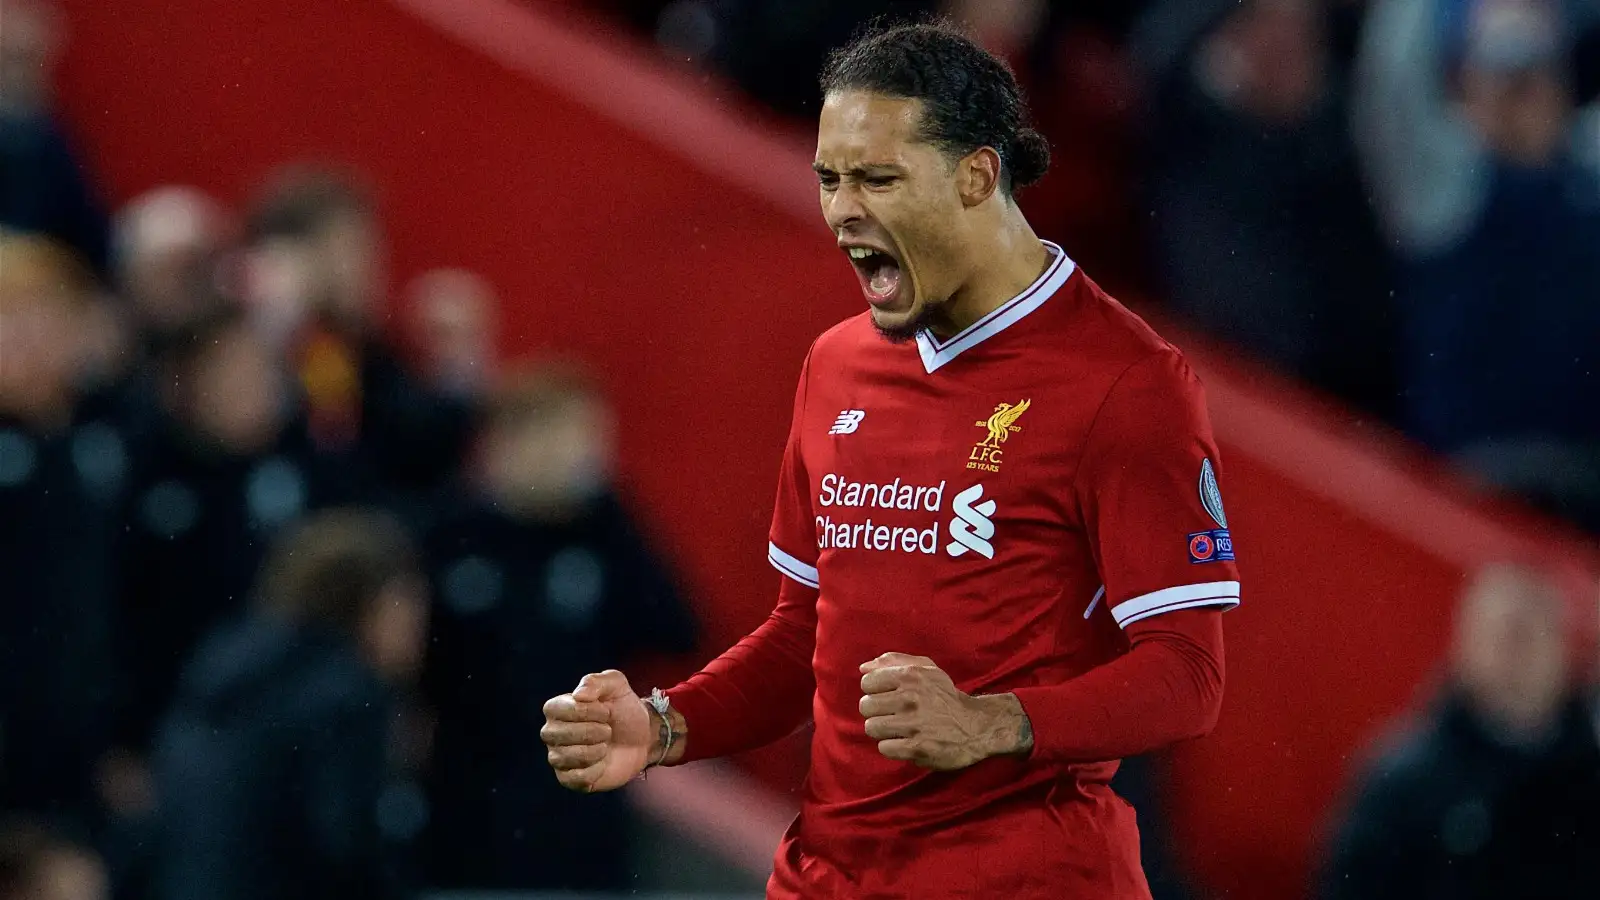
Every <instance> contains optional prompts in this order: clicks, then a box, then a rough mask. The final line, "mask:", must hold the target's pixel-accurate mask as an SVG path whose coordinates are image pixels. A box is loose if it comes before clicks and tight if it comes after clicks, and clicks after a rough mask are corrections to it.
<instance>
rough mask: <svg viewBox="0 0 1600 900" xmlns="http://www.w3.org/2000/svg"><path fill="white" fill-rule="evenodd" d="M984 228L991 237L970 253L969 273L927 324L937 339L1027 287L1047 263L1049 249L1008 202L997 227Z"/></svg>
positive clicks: (1041, 272)
mask: <svg viewBox="0 0 1600 900" xmlns="http://www.w3.org/2000/svg"><path fill="white" fill-rule="evenodd" d="M987 232H988V234H989V235H991V236H992V237H990V239H989V240H986V241H984V242H983V244H982V245H981V246H980V247H978V248H976V249H975V250H974V251H973V253H972V256H973V259H975V260H977V261H978V264H977V266H976V268H974V269H973V272H972V276H971V277H970V278H968V279H967V282H966V284H964V285H962V286H961V288H960V289H958V290H957V291H956V292H955V293H954V294H951V295H950V302H948V303H946V304H945V306H944V310H943V314H942V315H940V316H938V317H937V318H936V319H935V320H934V321H933V322H931V323H930V324H929V328H930V330H932V331H933V333H934V334H936V335H938V336H939V337H940V338H941V339H943V338H948V337H951V336H953V335H956V334H959V333H961V332H962V331H964V330H965V329H967V328H968V327H970V326H971V325H972V323H974V322H976V321H978V320H979V319H981V318H983V317H984V316H986V315H988V314H989V313H991V312H994V311H995V310H996V309H998V308H999V307H1000V306H1001V305H1002V304H1004V303H1005V302H1006V301H1007V300H1010V299H1011V298H1012V297H1015V296H1017V295H1018V294H1020V293H1022V292H1023V291H1024V290H1027V288H1028V285H1030V284H1033V283H1034V282H1035V281H1037V280H1038V279H1039V276H1040V275H1042V274H1043V273H1044V270H1045V269H1046V268H1048V267H1049V265H1050V251H1049V250H1047V249H1045V246H1044V244H1043V243H1042V242H1041V241H1040V240H1039V236H1038V235H1037V234H1034V232H1033V227H1032V226H1030V225H1029V224H1028V220H1027V219H1025V218H1023V216H1022V211H1021V210H1019V209H1017V208H1016V207H1015V206H1014V205H1013V206H1008V208H1007V210H1006V212H1005V220H1004V221H1003V222H1002V223H1001V225H1000V227H998V228H993V229H987Z"/></svg>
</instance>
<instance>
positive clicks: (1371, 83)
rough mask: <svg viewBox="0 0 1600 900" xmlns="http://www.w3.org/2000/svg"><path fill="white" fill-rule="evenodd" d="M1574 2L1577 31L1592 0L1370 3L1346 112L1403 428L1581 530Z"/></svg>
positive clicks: (1581, 150) (1582, 314)
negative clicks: (1387, 243)
mask: <svg viewBox="0 0 1600 900" xmlns="http://www.w3.org/2000/svg"><path fill="white" fill-rule="evenodd" d="M1564 9H1565V14H1563V10H1564ZM1585 14H1586V15H1587V16H1588V18H1587V22H1588V23H1589V24H1588V27H1589V28H1590V29H1591V33H1592V32H1593V29H1595V28H1596V27H1597V26H1600V3H1596V2H1594V0H1583V2H1576V0H1575V2H1573V3H1570V4H1568V5H1567V6H1566V7H1565V8H1563V7H1560V6H1557V5H1556V4H1554V3H1545V2H1539V0H1380V2H1378V3H1377V4H1376V5H1375V7H1374V9H1373V12H1372V17H1371V19H1370V21H1369V23H1368V28H1367V29H1366V33H1365V41H1364V46H1363V50H1362V56H1361V69H1360V75H1361V77H1360V80H1359V102H1358V104H1357V107H1356V110H1355V112H1356V117H1355V120H1354V121H1355V125H1356V134H1357V136H1358V138H1359V140H1360V143H1361V148H1362V151H1363V153H1364V156H1365V162H1366V166H1367V170H1368V175H1369V178H1370V181H1371V183H1372V184H1373V186H1374V188H1375V189H1376V191H1377V195H1378V199H1379V201H1380V205H1381V208H1382V211H1383V213H1384V221H1385V225H1386V227H1387V229H1388V232H1389V235H1390V237H1391V239H1392V241H1393V242H1394V244H1395V245H1396V246H1398V247H1399V248H1400V250H1401V252H1402V254H1403V260H1404V268H1403V270H1402V277H1401V281H1400V291H1399V296H1398V300H1399V308H1400V310H1401V311H1402V314H1403V317H1404V320H1405V370H1404V377H1405V382H1406V390H1407V409H1406V419H1407V423H1408V426H1409V428H1410V430H1411V431H1412V433H1413V434H1415V435H1416V436H1417V437H1418V438H1420V439H1422V440H1423V441H1426V442H1427V443H1428V444H1429V445H1431V446H1432V447H1433V448H1434V449H1436V450H1439V451H1442V452H1445V453H1451V454H1458V455H1459V456H1460V458H1461V459H1462V460H1463V461H1465V462H1467V463H1468V464H1469V465H1471V466H1473V467H1475V468H1476V470H1477V471H1478V472H1479V473H1480V474H1483V475H1486V476H1487V477H1489V478H1491V479H1493V480H1495V481H1497V482H1500V483H1502V484H1506V485H1508V486H1511V487H1513V488H1516V489H1520V490H1522V491H1524V492H1526V493H1530V494H1532V495H1534V496H1535V497H1541V496H1542V497H1545V498H1547V505H1549V506H1552V507H1554V508H1555V510H1556V511H1557V512H1564V513H1566V514H1568V515H1571V516H1572V517H1574V518H1578V519H1580V520H1585V521H1587V522H1588V523H1589V524H1590V525H1591V526H1592V527H1594V528H1596V529H1600V416H1597V415H1596V414H1595V410H1596V409H1600V303H1596V302H1595V297H1596V290H1597V289H1596V285H1600V110H1597V109H1596V108H1594V107H1593V106H1591V107H1589V108H1587V109H1580V108H1579V107H1578V106H1577V103H1576V97H1575V93H1574V85H1573V64H1572V60H1573V55H1572V53H1573V51H1572V47H1573V41H1574V39H1575V37H1576V34H1577V32H1578V29H1579V28H1580V27H1582V22H1583V21H1585V20H1584V19H1583V16H1584V15H1585Z"/></svg>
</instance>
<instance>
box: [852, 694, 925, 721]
mask: <svg viewBox="0 0 1600 900" xmlns="http://www.w3.org/2000/svg"><path fill="white" fill-rule="evenodd" d="M916 708H917V703H916V698H915V697H914V696H912V695H911V694H909V693H907V692H905V691H890V692H888V693H886V694H868V695H866V696H865V697H862V698H861V717H862V718H864V719H870V718H872V717H874V716H892V715H894V714H895V713H902V712H909V711H911V710H913V709H916Z"/></svg>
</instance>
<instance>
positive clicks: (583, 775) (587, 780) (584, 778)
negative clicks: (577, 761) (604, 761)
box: [556, 763, 602, 794]
mask: <svg viewBox="0 0 1600 900" xmlns="http://www.w3.org/2000/svg"><path fill="white" fill-rule="evenodd" d="M601 771H602V766H601V764H598V763H597V764H595V765H592V766H589V767H588V768H584V769H565V770H559V771H557V772H556V781H558V782H560V784H561V786H562V787H564V788H567V789H568V790H573V791H579V792H581V793H585V794H587V793H589V792H590V791H593V790H594V786H595V784H597V783H598V782H599V781H600V773H601Z"/></svg>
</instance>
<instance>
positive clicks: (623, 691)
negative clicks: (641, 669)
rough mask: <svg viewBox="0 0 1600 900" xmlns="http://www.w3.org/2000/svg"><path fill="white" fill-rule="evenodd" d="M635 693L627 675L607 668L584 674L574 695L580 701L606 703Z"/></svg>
mask: <svg viewBox="0 0 1600 900" xmlns="http://www.w3.org/2000/svg"><path fill="white" fill-rule="evenodd" d="M631 693H633V688H632V687H630V686H629V685H628V678H627V676H625V675H623V674H622V673H621V672H618V671H617V670H616V669H607V670H605V671H604V672H595V673H592V674H589V675H585V676H583V679H582V680H581V681H579V682H578V687H577V688H576V689H575V690H574V691H573V692H572V696H574V697H576V698H578V699H579V700H580V701H595V702H600V703H604V702H605V701H607V700H614V699H616V698H618V697H624V696H627V695H628V694H631Z"/></svg>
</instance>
